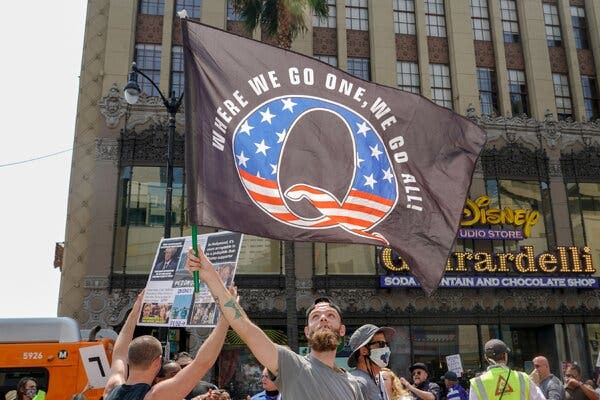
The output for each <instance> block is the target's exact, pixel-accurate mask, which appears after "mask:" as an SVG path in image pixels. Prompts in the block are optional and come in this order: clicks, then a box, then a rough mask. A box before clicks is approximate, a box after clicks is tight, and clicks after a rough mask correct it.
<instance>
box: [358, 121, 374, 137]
mask: <svg viewBox="0 0 600 400" xmlns="http://www.w3.org/2000/svg"><path fill="white" fill-rule="evenodd" d="M356 126H358V132H356V134H357V135H363V136H364V137H367V132H368V131H370V130H371V128H369V127H368V126H367V123H366V122H365V121H363V122H362V124H356Z"/></svg>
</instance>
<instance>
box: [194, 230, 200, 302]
mask: <svg viewBox="0 0 600 400" xmlns="http://www.w3.org/2000/svg"><path fill="white" fill-rule="evenodd" d="M192 248H193V249H194V254H195V255H196V257H198V227H197V226H196V225H192ZM199 291H200V271H194V293H198V292H199Z"/></svg>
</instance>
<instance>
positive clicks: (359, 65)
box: [348, 58, 371, 81]
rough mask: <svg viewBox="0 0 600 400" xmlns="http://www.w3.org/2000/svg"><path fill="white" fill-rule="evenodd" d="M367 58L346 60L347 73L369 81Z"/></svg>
mask: <svg viewBox="0 0 600 400" xmlns="http://www.w3.org/2000/svg"><path fill="white" fill-rule="evenodd" d="M369 64H370V63H369V59H368V58H348V73H350V74H352V75H354V76H357V77H359V78H361V79H364V80H366V81H368V80H370V79H371V73H370V65H369Z"/></svg>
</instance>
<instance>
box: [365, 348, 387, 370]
mask: <svg viewBox="0 0 600 400" xmlns="http://www.w3.org/2000/svg"><path fill="white" fill-rule="evenodd" d="M391 354H392V352H391V351H390V348H389V347H387V346H386V347H383V348H381V349H371V353H370V354H369V358H370V359H371V361H373V362H374V363H375V364H376V365H377V366H378V367H379V368H383V367H387V365H388V363H389V362H390V355H391Z"/></svg>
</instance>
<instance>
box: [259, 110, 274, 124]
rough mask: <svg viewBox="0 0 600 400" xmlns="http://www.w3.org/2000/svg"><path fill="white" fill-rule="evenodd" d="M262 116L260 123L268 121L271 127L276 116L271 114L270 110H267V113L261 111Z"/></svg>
mask: <svg viewBox="0 0 600 400" xmlns="http://www.w3.org/2000/svg"><path fill="white" fill-rule="evenodd" d="M260 115H262V119H261V120H260V122H265V121H267V122H268V123H269V125H271V120H272V119H273V118H274V117H275V114H271V111H270V110H269V108H267V111H260Z"/></svg>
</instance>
